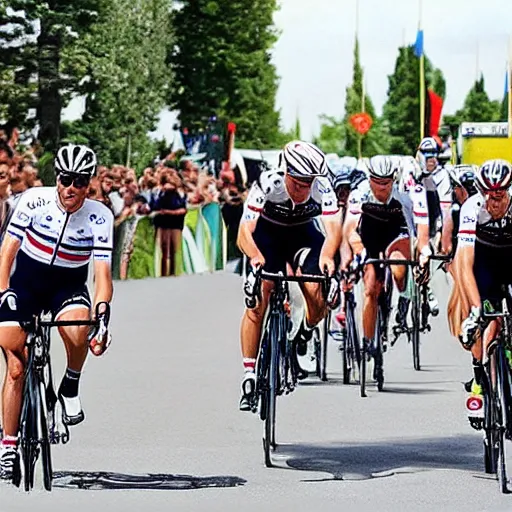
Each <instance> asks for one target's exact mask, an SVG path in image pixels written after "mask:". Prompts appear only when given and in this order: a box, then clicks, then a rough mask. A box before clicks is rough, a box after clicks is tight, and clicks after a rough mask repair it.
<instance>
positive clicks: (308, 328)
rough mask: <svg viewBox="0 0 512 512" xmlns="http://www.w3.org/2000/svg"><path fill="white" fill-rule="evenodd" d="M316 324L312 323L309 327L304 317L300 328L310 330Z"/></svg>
mask: <svg viewBox="0 0 512 512" xmlns="http://www.w3.org/2000/svg"><path fill="white" fill-rule="evenodd" d="M315 327H316V326H315V325H313V327H310V325H309V324H308V321H307V320H306V317H304V318H303V320H302V329H304V330H305V331H306V332H311V331H312V330H313V329H314V328H315Z"/></svg>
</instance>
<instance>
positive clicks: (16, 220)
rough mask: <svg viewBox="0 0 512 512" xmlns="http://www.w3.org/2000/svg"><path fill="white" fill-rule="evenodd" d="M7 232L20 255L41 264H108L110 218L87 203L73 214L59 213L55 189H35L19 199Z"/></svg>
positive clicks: (106, 211)
mask: <svg viewBox="0 0 512 512" xmlns="http://www.w3.org/2000/svg"><path fill="white" fill-rule="evenodd" d="M7 232H8V233H9V234H10V235H12V236H15V237H17V238H19V239H20V240H21V249H20V250H21V251H22V252H24V253H25V254H26V255H27V256H29V257H30V258H32V259H33V260H36V261H38V262H40V263H44V264H47V265H50V266H55V267H64V268H81V267H84V266H86V265H87V264H88V263H89V261H90V259H91V257H92V258H94V260H97V261H106V262H109V263H110V261H111V258H112V248H113V215H112V213H111V211H110V210H109V209H108V208H107V207H106V206H104V205H103V204H101V203H100V202H98V201H93V200H90V199H86V200H85V202H84V204H83V206H82V207H81V208H80V209H79V210H78V211H76V212H74V213H68V212H66V211H65V210H63V209H62V207H61V206H60V204H59V201H58V198H57V190H56V188H55V187H35V188H32V189H29V190H27V191H26V192H25V193H24V194H23V196H22V197H21V198H20V199H19V202H18V204H17V206H16V210H15V211H14V214H13V216H12V218H11V220H10V222H9V225H8V227H7Z"/></svg>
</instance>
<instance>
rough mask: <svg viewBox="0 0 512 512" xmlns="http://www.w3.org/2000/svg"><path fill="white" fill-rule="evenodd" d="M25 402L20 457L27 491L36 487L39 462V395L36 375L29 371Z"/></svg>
mask: <svg viewBox="0 0 512 512" xmlns="http://www.w3.org/2000/svg"><path fill="white" fill-rule="evenodd" d="M25 384H26V385H25V392H24V394H23V395H24V404H23V409H22V411H23V412H24V413H25V414H24V417H23V418H22V422H23V423H20V425H22V428H21V436H20V447H21V450H20V459H21V463H22V466H23V483H24V488H25V491H26V492H29V491H30V490H31V489H32V488H33V487H34V475H35V466H36V462H37V456H38V454H37V425H36V419H37V411H36V410H35V407H34V399H35V397H36V396H37V395H36V394H35V393H36V391H35V389H34V377H33V375H32V373H31V372H30V371H29V372H28V374H27V378H26V381H25Z"/></svg>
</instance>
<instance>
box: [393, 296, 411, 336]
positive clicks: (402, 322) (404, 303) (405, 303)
mask: <svg viewBox="0 0 512 512" xmlns="http://www.w3.org/2000/svg"><path fill="white" fill-rule="evenodd" d="M409 304H410V300H409V299H407V298H405V297H399V298H398V305H397V312H396V317H395V321H396V323H397V324H398V325H399V326H400V328H402V329H405V328H406V327H407V311H409Z"/></svg>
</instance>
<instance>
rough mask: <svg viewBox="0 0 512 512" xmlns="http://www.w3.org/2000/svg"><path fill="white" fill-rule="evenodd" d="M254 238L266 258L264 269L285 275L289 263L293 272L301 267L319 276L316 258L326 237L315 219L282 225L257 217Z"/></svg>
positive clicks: (304, 272) (303, 271)
mask: <svg viewBox="0 0 512 512" xmlns="http://www.w3.org/2000/svg"><path fill="white" fill-rule="evenodd" d="M253 239H254V242H255V243H256V245H257V247H258V249H259V250H260V251H261V254H263V257H264V258H265V266H264V267H263V270H265V271H266V272H270V273H277V272H283V273H284V275H286V264H287V263H289V264H290V265H291V267H292V268H293V270H294V272H295V271H297V268H299V267H300V269H301V271H302V273H303V274H311V275H322V272H321V271H320V267H319V259H320V252H321V250H322V246H323V243H324V240H325V236H324V234H323V233H322V232H321V231H320V229H319V227H318V225H317V224H316V222H315V221H313V220H312V221H309V222H306V223H304V224H299V225H297V226H281V225H279V224H275V223H273V222H270V221H268V220H266V219H264V218H263V217H260V218H259V219H258V222H257V224H256V229H255V230H254V233H253Z"/></svg>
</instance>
